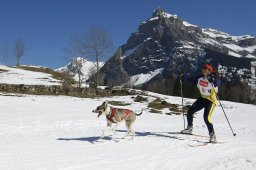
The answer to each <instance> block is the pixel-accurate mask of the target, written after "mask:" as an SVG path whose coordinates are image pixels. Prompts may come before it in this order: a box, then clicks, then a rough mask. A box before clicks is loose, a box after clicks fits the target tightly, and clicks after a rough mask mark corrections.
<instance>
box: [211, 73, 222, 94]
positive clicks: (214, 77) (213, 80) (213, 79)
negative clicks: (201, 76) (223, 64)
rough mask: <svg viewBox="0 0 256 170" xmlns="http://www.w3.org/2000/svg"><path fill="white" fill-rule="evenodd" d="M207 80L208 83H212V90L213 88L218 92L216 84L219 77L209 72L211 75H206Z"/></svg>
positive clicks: (217, 84)
mask: <svg viewBox="0 0 256 170" xmlns="http://www.w3.org/2000/svg"><path fill="white" fill-rule="evenodd" d="M208 81H209V82H210V83H212V85H213V90H214V91H215V92H216V93H218V86H219V85H220V79H219V78H218V77H217V76H216V75H214V74H211V75H209V76H208Z"/></svg>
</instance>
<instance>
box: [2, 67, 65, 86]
mask: <svg viewBox="0 0 256 170" xmlns="http://www.w3.org/2000/svg"><path fill="white" fill-rule="evenodd" d="M58 78H59V75H58V74H57V73H55V72H54V71H52V70H50V69H48V68H44V67H36V66H20V67H7V66H3V65H0V84H16V85H19V84H24V85H44V86H51V85H61V80H59V79H58Z"/></svg>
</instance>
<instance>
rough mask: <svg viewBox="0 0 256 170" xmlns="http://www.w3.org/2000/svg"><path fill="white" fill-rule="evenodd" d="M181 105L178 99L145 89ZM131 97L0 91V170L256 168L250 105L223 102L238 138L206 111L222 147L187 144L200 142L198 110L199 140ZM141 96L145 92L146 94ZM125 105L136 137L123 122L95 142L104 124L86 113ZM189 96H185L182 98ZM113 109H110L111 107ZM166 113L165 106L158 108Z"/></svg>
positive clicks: (177, 119) (202, 130) (174, 118)
mask: <svg viewBox="0 0 256 170" xmlns="http://www.w3.org/2000/svg"><path fill="white" fill-rule="evenodd" d="M149 94H150V95H151V96H153V97H149V101H152V100H154V99H155V96H158V97H161V98H162V99H164V100H166V101H168V102H170V103H174V104H180V103H181V99H180V98H179V97H169V96H164V95H159V94H154V93H149ZM131 97H135V96H123V97H111V98H101V99H98V98H96V99H90V98H84V99H81V98H75V97H67V96H57V97H56V96H28V95H19V96H15V95H10V96H2V94H1V95H0V108H1V112H0V116H1V119H0V138H1V140H0V148H1V149H0V150H1V153H0V160H1V161H0V162H1V163H0V169H4V170H35V169H47V170H50V169H52V170H57V169H59V170H60V169H61V170H86V169H90V170H103V169H104V170H106V169H109V170H120V169H122V170H131V169H133V170H138V169H139V170H153V169H157V170H177V169H179V170H188V169H197V170H205V169H207V170H216V169H217V170H224V169H225V170H233V169H240V170H254V169H256V136H255V132H256V127H255V119H256V114H255V109H256V106H253V105H247V104H239V103H232V102H226V101H224V102H223V104H224V107H225V110H226V112H227V115H228V117H229V118H230V121H231V123H232V126H233V128H234V130H235V131H236V133H237V136H236V137H235V138H234V137H233V136H232V134H231V132H230V129H229V127H228V125H227V122H226V120H225V117H224V115H223V113H222V111H221V108H220V107H219V106H217V107H216V110H215V111H214V114H213V122H214V125H215V130H216V135H217V139H218V141H220V142H223V143H222V144H215V145H207V146H204V147H191V146H189V145H191V144H192V145H193V144H197V143H200V142H203V141H207V140H208V138H207V136H208V134H207V130H206V127H205V124H204V122H203V115H202V114H203V113H202V111H200V112H198V114H197V115H196V118H195V127H194V132H195V133H196V134H199V135H203V136H206V137H196V136H185V135H179V134H176V133H175V132H179V131H180V130H181V129H182V128H183V120H182V116H181V115H174V114H173V115H171V116H169V115H166V114H153V113H149V112H148V110H147V105H148V102H143V103H140V102H134V100H133V99H132V98H131ZM145 97H147V96H145ZM105 100H109V101H119V102H120V101H121V102H126V103H131V104H130V105H127V106H122V108H123V107H124V108H129V109H134V110H135V111H137V112H139V111H140V110H141V109H142V108H145V109H146V110H145V111H144V113H143V114H142V115H141V116H140V117H137V120H136V122H135V123H134V130H135V132H136V136H135V138H134V139H133V140H129V139H126V140H123V139H121V137H122V136H123V135H124V134H125V126H124V123H122V124H121V125H120V126H119V127H118V128H117V130H118V131H117V135H116V136H112V133H111V132H108V135H111V136H110V137H106V138H104V139H103V140H100V139H99V136H100V135H101V133H102V130H103V128H104V127H105V126H106V120H105V118H104V117H100V118H97V115H96V114H93V113H92V112H91V110H93V109H95V108H96V106H98V105H100V104H101V103H102V102H103V101H105ZM193 101H194V100H192V99H185V103H191V102H193ZM116 107H117V106H116ZM167 112H169V111H168V110H166V109H164V110H163V113H167Z"/></svg>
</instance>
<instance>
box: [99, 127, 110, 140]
mask: <svg viewBox="0 0 256 170" xmlns="http://www.w3.org/2000/svg"><path fill="white" fill-rule="evenodd" d="M108 128H109V126H106V127H105V129H104V130H103V132H102V135H101V137H100V138H104V137H105V133H106V132H107V130H108Z"/></svg>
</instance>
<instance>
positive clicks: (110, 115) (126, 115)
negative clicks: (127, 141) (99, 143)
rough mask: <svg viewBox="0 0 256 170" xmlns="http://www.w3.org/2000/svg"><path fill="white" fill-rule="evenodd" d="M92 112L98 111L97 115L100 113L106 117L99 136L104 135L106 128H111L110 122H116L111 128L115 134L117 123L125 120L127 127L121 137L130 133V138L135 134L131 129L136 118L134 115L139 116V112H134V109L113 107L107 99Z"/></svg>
mask: <svg viewBox="0 0 256 170" xmlns="http://www.w3.org/2000/svg"><path fill="white" fill-rule="evenodd" d="M92 112H93V113H98V117H100V116H101V115H105V116H106V119H107V126H106V128H105V129H104V131H103V133H102V136H101V138H103V137H104V136H105V133H106V131H107V129H111V126H112V124H116V125H115V126H114V128H112V129H111V130H112V131H113V133H114V135H115V134H116V131H115V130H116V127H117V125H118V123H120V122H122V121H123V120H124V121H125V125H126V127H127V133H126V135H125V136H124V137H123V138H126V137H127V136H129V135H130V134H132V138H133V137H134V136H135V133H134V131H133V130H132V125H133V123H134V121H135V120H136V116H140V115H141V114H142V111H141V113H140V114H136V113H135V112H134V111H132V110H129V109H120V108H114V107H112V106H110V105H109V104H108V102H107V101H105V102H103V103H102V105H100V106H98V107H97V108H96V109H95V110H93V111H92Z"/></svg>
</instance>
